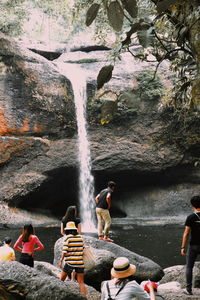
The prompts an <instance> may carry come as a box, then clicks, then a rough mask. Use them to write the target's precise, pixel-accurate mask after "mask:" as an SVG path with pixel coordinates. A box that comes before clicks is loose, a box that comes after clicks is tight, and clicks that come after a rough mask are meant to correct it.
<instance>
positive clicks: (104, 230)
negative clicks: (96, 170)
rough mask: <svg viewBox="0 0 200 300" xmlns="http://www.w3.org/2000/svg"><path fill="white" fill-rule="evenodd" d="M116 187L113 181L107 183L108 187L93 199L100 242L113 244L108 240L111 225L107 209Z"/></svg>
mask: <svg viewBox="0 0 200 300" xmlns="http://www.w3.org/2000/svg"><path fill="white" fill-rule="evenodd" d="M115 187H116V183H115V182H113V181H109V182H108V187H107V188H106V189H104V190H102V191H101V192H100V193H99V194H98V195H97V196H96V198H95V201H96V203H97V206H96V214H97V221H98V236H99V239H100V240H104V241H107V242H113V240H111V239H110V238H109V231H110V225H111V218H110V213H109V209H110V206H111V194H112V192H113V191H114V189H115Z"/></svg>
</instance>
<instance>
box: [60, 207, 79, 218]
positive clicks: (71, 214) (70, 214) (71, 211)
mask: <svg viewBox="0 0 200 300" xmlns="http://www.w3.org/2000/svg"><path fill="white" fill-rule="evenodd" d="M76 214H77V208H76V206H69V207H68V208H67V210H66V213H65V215H64V217H63V220H65V221H66V222H68V221H75V220H76Z"/></svg>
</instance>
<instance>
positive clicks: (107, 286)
mask: <svg viewBox="0 0 200 300" xmlns="http://www.w3.org/2000/svg"><path fill="white" fill-rule="evenodd" d="M127 283H128V281H127V282H125V283H124V284H123V285H122V286H121V287H120V289H119V291H118V292H117V294H116V295H115V297H117V295H119V293H120V292H121V290H122V289H123V288H124V287H125V285H126V284H127ZM106 288H107V291H108V298H107V300H114V299H115V297H114V298H112V297H111V295H110V288H109V284H108V281H107V282H106Z"/></svg>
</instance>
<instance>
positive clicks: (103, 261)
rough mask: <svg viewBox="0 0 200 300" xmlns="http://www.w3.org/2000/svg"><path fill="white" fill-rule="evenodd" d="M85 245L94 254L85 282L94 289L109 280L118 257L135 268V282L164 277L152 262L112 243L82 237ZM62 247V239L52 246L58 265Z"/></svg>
mask: <svg viewBox="0 0 200 300" xmlns="http://www.w3.org/2000/svg"><path fill="white" fill-rule="evenodd" d="M83 237H84V241H85V244H86V245H90V246H91V248H92V252H93V254H94V257H95V260H96V265H95V267H93V268H92V269H90V270H86V275H85V282H86V283H87V284H90V285H91V286H93V287H95V288H96V289H99V288H100V285H101V282H102V281H103V280H107V279H109V278H110V270H111V268H112V264H113V261H114V259H115V258H117V257H119V256H125V257H127V258H128V259H129V260H130V262H131V263H133V264H135V265H136V267H137V271H136V275H135V277H136V280H137V281H139V282H141V281H143V280H147V279H151V280H153V281H158V280H160V279H161V278H162V276H163V275H164V272H163V270H162V268H161V267H160V266H159V265H158V264H156V263H155V262H153V261H152V260H150V259H148V258H146V257H143V256H140V255H138V254H136V253H134V252H131V251H129V250H127V249H125V248H124V247H121V246H118V245H116V244H114V243H108V242H105V241H99V240H98V239H96V238H93V237H89V236H83ZM62 246H63V237H62V238H60V239H58V240H57V241H56V243H55V246H54V262H53V264H54V265H55V266H56V265H58V261H59V259H60V256H61V252H62Z"/></svg>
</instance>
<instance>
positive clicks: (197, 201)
mask: <svg viewBox="0 0 200 300" xmlns="http://www.w3.org/2000/svg"><path fill="white" fill-rule="evenodd" d="M190 203H191V204H192V206H193V207H195V208H200V196H193V197H192V198H191V200H190Z"/></svg>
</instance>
